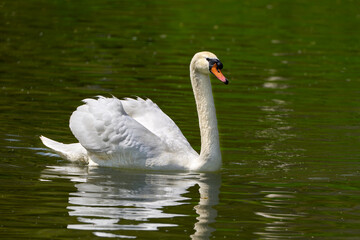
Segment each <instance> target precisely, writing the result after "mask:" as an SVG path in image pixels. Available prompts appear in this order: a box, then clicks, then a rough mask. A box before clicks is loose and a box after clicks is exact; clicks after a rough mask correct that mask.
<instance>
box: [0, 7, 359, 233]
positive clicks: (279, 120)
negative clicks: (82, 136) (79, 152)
mask: <svg viewBox="0 0 360 240" xmlns="http://www.w3.org/2000/svg"><path fill="white" fill-rule="evenodd" d="M359 24H360V5H359V3H358V2H357V1H350V0H349V1H340V0H337V1H335V0H326V1H325V0H318V1H300V0H295V1H286V0H283V1H273V2H270V1H264V0H259V1H232V0H226V1H217V2H209V1H186V0H182V1H173V2H171V1H115V0H107V1H105V0H88V1H65V0H61V1H60V0H52V1H48V0H47V1H45V0H27V1H25V0H23V1H20V0H11V1H10V0H3V1H0V83H1V84H0V91H1V92H0V102H1V105H0V112H1V118H0V130H1V131H0V238H3V239H22V238H26V239H76V238H80V239H103V238H129V239H133V238H136V239H189V238H192V239H213V238H214V239H225V238H226V239H359V236H360V227H359V226H360V204H359V203H360V165H359V160H360V78H359V74H358V68H359V65H360V30H359ZM202 50H209V51H212V52H214V53H215V54H216V55H217V56H218V57H219V58H220V60H221V61H222V63H223V64H224V69H223V73H224V75H225V76H227V78H228V79H229V80H230V84H229V85H227V86H226V85H223V84H221V83H220V82H219V81H217V80H216V79H213V82H212V83H213V91H214V96H215V104H216V108H217V116H218V122H219V130H220V138H221V149H222V156H223V166H222V169H221V171H220V172H219V173H216V174H196V173H161V172H136V171H135V172H134V171H125V170H121V169H111V168H87V167H83V166H77V165H72V164H69V163H67V162H66V161H64V160H62V159H61V158H59V157H58V156H57V155H54V154H51V153H50V152H48V151H47V149H46V148H44V147H43V145H42V144H41V142H40V140H39V138H38V137H39V135H45V136H47V137H50V138H53V139H56V140H58V141H61V142H66V143H71V142H75V138H74V137H73V136H72V134H71V132H70V130H69V128H68V119H69V117H70V115H71V113H72V111H74V110H75V109H76V107H77V106H78V105H80V104H81V102H80V101H81V100H82V99H83V98H87V97H92V96H96V95H105V96H111V95H114V96H117V97H119V98H121V97H128V96H140V97H148V98H150V99H152V100H153V101H154V102H156V103H157V104H158V105H159V106H160V107H161V109H162V110H163V111H164V112H165V113H167V114H168V115H169V116H170V117H171V118H172V119H173V120H174V121H175V122H176V123H177V124H178V126H179V127H180V129H181V130H182V132H183V133H184V135H185V136H186V137H187V139H188V140H189V142H190V143H191V144H192V146H194V148H195V149H196V150H197V151H198V150H199V149H200V137H199V130H198V123H197V115H196V109H195V102H194V98H193V95H192V90H191V86H190V83H189V69H188V66H189V62H190V59H191V58H192V56H193V54H194V53H196V52H198V51H202Z"/></svg>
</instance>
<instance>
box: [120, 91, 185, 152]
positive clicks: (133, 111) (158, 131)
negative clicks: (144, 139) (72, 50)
mask: <svg viewBox="0 0 360 240" xmlns="http://www.w3.org/2000/svg"><path fill="white" fill-rule="evenodd" d="M121 102H122V105H123V107H124V110H125V112H126V113H127V114H128V115H129V116H131V117H132V118H133V119H135V120H136V121H137V122H139V123H140V124H141V125H143V126H144V127H146V128H147V129H149V130H150V131H151V132H152V133H154V134H155V135H156V136H158V137H159V138H160V139H161V140H162V141H163V142H164V143H165V144H166V145H167V146H168V147H169V148H170V149H172V150H174V151H178V150H181V149H186V150H190V149H191V150H192V148H191V146H190V144H189V142H188V141H187V139H186V138H185V137H184V135H183V134H182V132H181V130H180V129H179V127H178V126H177V125H176V124H175V122H174V121H173V120H172V119H171V118H170V117H169V116H168V115H166V114H165V113H164V112H163V111H162V110H161V109H160V108H159V107H158V106H157V104H155V103H154V102H153V101H151V100H150V99H146V100H144V99H142V98H139V97H138V98H137V99H132V98H126V99H124V100H122V101H121Z"/></svg>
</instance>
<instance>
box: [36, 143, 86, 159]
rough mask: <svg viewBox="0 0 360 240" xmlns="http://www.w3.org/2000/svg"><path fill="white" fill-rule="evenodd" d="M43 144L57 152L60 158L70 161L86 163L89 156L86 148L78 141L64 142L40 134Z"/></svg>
mask: <svg viewBox="0 0 360 240" xmlns="http://www.w3.org/2000/svg"><path fill="white" fill-rule="evenodd" d="M40 139H41V141H42V142H43V144H44V145H45V146H46V147H48V148H50V149H51V150H53V151H54V152H56V153H57V154H59V155H60V156H61V157H62V158H64V159H67V160H69V161H71V162H81V163H86V164H87V163H88V162H89V158H88V155H87V151H86V149H85V148H84V147H83V146H81V144H80V143H72V144H64V143H60V142H57V141H54V140H51V139H50V138H47V137H44V136H40Z"/></svg>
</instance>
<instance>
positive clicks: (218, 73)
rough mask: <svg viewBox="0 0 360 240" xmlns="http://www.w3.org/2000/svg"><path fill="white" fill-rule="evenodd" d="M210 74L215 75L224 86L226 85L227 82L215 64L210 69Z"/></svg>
mask: <svg viewBox="0 0 360 240" xmlns="http://www.w3.org/2000/svg"><path fill="white" fill-rule="evenodd" d="M210 71H211V73H212V74H214V75H215V77H217V78H218V79H219V80H220V81H222V82H223V83H225V84H228V83H229V81H228V80H227V79H226V77H225V76H224V75H223V74H222V72H221V71H220V69H219V68H218V67H217V64H216V63H215V64H214V65H213V66H212V68H211V69H210Z"/></svg>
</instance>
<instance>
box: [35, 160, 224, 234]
mask: <svg viewBox="0 0 360 240" xmlns="http://www.w3.org/2000/svg"><path fill="white" fill-rule="evenodd" d="M56 178H62V179H69V180H70V181H72V182H74V185H75V187H76V191H75V192H72V193H69V200H68V201H69V205H68V207H67V209H68V212H69V215H70V216H73V217H76V219H77V221H78V223H75V224H68V226H67V227H68V229H77V230H88V231H93V234H95V235H96V236H99V237H122V238H123V237H127V238H134V237H136V232H135V231H138V230H147V231H148V230H153V231H154V230H158V228H160V227H176V226H178V225H177V224H176V221H166V220H165V219H172V218H176V217H188V216H189V214H186V212H180V213H174V211H172V213H170V212H167V211H166V207H170V206H180V205H184V204H190V203H191V202H192V199H191V198H189V197H186V196H184V195H189V194H187V193H189V188H190V187H193V186H198V187H199V193H200V200H199V202H198V204H197V205H196V206H195V211H196V213H197V214H198V217H197V218H196V223H195V225H194V230H195V233H194V234H193V235H191V237H192V239H203V238H208V237H209V236H211V232H213V231H214V229H212V228H211V227H209V223H212V222H214V221H215V218H216V216H217V212H216V210H215V209H213V206H214V205H216V204H218V195H219V188H220V184H221V176H220V175H218V174H194V173H192V174H190V173H173V174H169V173H166V174H165V173H155V172H146V173H144V172H137V171H125V170H120V169H111V168H94V167H92V168H91V167H85V166H76V165H70V164H69V165H64V166H48V167H47V168H46V169H45V170H44V171H43V173H42V175H41V179H40V180H42V181H49V180H54V179H56ZM169 222H170V223H169ZM131 231H133V232H131ZM120 232H121V233H124V232H126V233H127V234H129V233H130V234H129V235H123V234H121V235H119V234H118V233H120Z"/></svg>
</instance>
